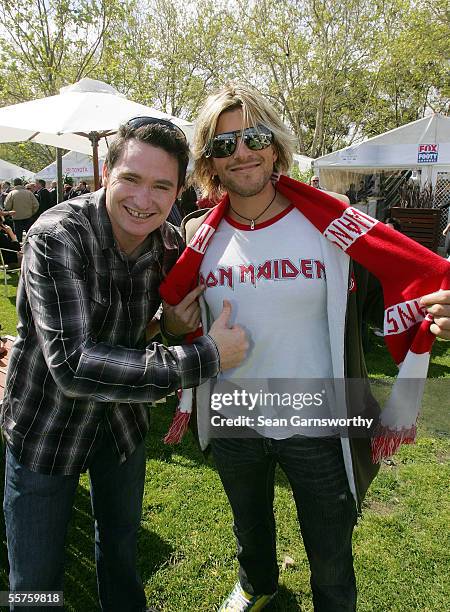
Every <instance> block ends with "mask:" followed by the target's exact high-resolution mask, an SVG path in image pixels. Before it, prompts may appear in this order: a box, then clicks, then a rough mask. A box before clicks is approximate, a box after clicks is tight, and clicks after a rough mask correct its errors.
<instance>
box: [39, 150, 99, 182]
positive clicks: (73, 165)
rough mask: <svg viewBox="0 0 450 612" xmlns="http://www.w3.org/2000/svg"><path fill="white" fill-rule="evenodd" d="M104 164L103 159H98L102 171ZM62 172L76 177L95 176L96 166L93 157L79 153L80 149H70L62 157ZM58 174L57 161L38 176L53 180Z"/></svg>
mask: <svg viewBox="0 0 450 612" xmlns="http://www.w3.org/2000/svg"><path fill="white" fill-rule="evenodd" d="M102 166H103V160H101V159H99V161H98V170H99V172H101V168H102ZM62 173H63V174H64V175H66V174H68V175H69V176H72V177H74V178H75V177H76V178H91V177H93V176H94V166H93V163H92V157H91V156H90V155H86V154H85V153H78V151H69V152H68V153H66V154H65V155H63V157H62ZM56 176H57V169H56V162H53V163H52V164H49V165H48V166H46V167H45V168H43V169H42V170H40V171H39V172H37V173H36V175H35V177H36V178H41V179H45V180H46V181H51V180H53V179H55V178H56Z"/></svg>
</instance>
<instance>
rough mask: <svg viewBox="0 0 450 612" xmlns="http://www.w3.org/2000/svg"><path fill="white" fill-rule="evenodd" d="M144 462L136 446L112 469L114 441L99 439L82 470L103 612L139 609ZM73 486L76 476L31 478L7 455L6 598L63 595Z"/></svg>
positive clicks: (142, 606)
mask: <svg viewBox="0 0 450 612" xmlns="http://www.w3.org/2000/svg"><path fill="white" fill-rule="evenodd" d="M145 455H146V453H145V444H144V442H142V443H141V444H140V445H139V446H138V447H137V448H136V450H135V451H134V453H133V455H132V456H131V457H129V458H128V459H127V461H125V462H124V463H121V464H120V463H119V460H118V456H117V452H115V450H114V441H113V439H112V437H111V435H110V434H108V433H106V432H105V433H104V435H103V437H102V440H101V441H100V442H99V444H98V448H97V450H96V452H95V454H94V456H93V459H92V462H91V465H90V466H89V478H90V486H91V502H92V510H93V515H94V519H95V560H96V565H97V583H98V592H99V599H100V605H101V609H102V610H104V611H107V612H119V611H120V612H128V611H129V612H132V611H133V612H135V611H136V612H137V611H141V610H145V607H146V599H145V594H144V589H143V586H142V582H141V579H140V578H139V576H138V574H137V571H136V547H137V533H138V529H139V525H140V519H141V510H142V496H143V490H144V477H145ZM78 480H79V475H74V476H48V475H46V474H40V473H37V472H33V471H31V470H30V469H28V468H27V467H25V466H23V465H21V464H20V463H19V462H18V461H17V459H16V458H15V457H14V455H13V454H12V452H11V450H10V449H9V448H7V451H6V474H5V497H4V513H5V524H6V535H7V544H8V558H9V564H10V589H11V591H62V590H63V577H64V544H65V538H66V533H67V527H68V523H69V519H70V515H71V512H72V506H73V503H74V497H75V492H76V489H77V485H78ZM10 609H11V610H14V609H15V608H14V607H11V608H10ZM16 609H17V610H19V609H20V611H23V610H28V609H29V608H28V607H26V608H23V607H20V608H16ZM43 609H45V610H54V609H55V608H52V607H48V608H47V607H45V608H40V610H43ZM31 610H34V608H30V611H31Z"/></svg>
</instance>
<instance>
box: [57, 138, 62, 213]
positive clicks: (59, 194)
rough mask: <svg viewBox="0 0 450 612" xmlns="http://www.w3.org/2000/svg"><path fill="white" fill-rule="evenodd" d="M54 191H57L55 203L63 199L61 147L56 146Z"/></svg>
mask: <svg viewBox="0 0 450 612" xmlns="http://www.w3.org/2000/svg"><path fill="white" fill-rule="evenodd" d="M56 181H57V183H56V189H57V191H56V193H57V197H58V199H57V203H58V204H59V203H60V202H62V201H63V197H64V196H63V175H62V149H59V148H58V147H56Z"/></svg>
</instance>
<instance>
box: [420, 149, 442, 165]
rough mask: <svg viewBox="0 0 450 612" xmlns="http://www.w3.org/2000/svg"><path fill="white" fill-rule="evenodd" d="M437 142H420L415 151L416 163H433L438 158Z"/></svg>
mask: <svg viewBox="0 0 450 612" xmlns="http://www.w3.org/2000/svg"><path fill="white" fill-rule="evenodd" d="M438 152H439V145H438V144H420V145H419V150H418V152H417V163H418V164H435V163H436V162H437V160H438Z"/></svg>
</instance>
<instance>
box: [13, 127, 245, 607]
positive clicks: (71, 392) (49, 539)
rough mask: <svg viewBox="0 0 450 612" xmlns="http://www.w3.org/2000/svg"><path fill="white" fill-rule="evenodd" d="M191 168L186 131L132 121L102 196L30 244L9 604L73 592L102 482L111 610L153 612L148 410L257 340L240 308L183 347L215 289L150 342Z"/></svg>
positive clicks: (115, 146)
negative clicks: (27, 595) (86, 494)
mask: <svg viewBox="0 0 450 612" xmlns="http://www.w3.org/2000/svg"><path fill="white" fill-rule="evenodd" d="M187 164H188V144H187V141H186V138H185V136H184V134H183V132H182V131H181V130H180V129H179V128H177V127H176V126H175V125H173V124H172V123H170V122H168V121H164V120H160V119H154V118H150V117H137V118H135V119H132V120H130V121H128V123H126V124H125V125H123V126H121V128H120V129H119V132H118V135H117V138H116V139H115V141H114V142H113V143H112V145H111V146H110V149H109V151H108V155H107V158H106V160H105V164H104V166H103V185H104V188H102V189H100V190H99V191H96V192H94V193H92V194H85V195H83V196H80V197H78V198H75V199H71V200H70V201H68V202H65V203H63V204H60V205H57V206H55V207H53V208H51V209H50V210H49V211H47V212H45V213H44V214H43V215H42V216H41V217H40V218H39V220H38V221H37V222H36V223H35V224H34V226H33V227H32V228H31V230H30V231H29V233H28V234H27V238H26V241H25V243H24V247H23V250H24V259H23V270H22V275H21V281H20V285H19V289H18V296H17V309H18V313H19V326H18V336H17V339H16V342H15V344H14V346H13V348H12V350H11V357H10V368H9V371H8V376H7V382H6V390H5V396H4V401H3V406H2V412H1V424H2V430H3V434H4V437H5V440H6V443H7V451H6V486H5V498H4V513H5V520H6V531H7V540H8V556H9V564H10V590H11V591H26V592H33V591H48V592H55V591H61V590H62V588H63V574H64V560H63V557H64V541H65V535H66V531H67V525H68V522H69V518H70V514H71V510H72V506H73V501H74V496H75V492H76V488H77V485H78V480H79V475H80V473H81V472H84V471H86V470H88V471H89V478H90V487H91V501H92V509H93V515H94V519H95V557H96V565H97V582H98V592H99V599H100V605H101V608H102V610H104V611H107V612H127V611H129V612H131V611H133V612H136V611H141V610H142V611H143V610H146V598H145V594H144V589H143V585H142V582H141V580H140V578H139V576H138V574H137V572H136V538H137V532H138V528H139V523H140V516H141V505H142V495H143V488H144V476H145V459H146V449H145V436H146V434H147V431H148V428H149V414H148V407H149V404H151V403H153V402H155V401H156V400H158V399H160V398H163V397H165V396H166V395H167V394H169V393H171V392H173V391H175V390H176V389H179V388H189V387H192V386H195V385H198V384H200V383H201V382H203V381H205V380H206V379H207V378H209V377H212V376H215V375H216V374H217V373H218V371H219V367H220V368H221V369H222V370H225V369H227V368H230V367H234V366H236V365H237V364H238V363H240V361H241V360H242V359H243V357H244V355H245V352H246V349H247V341H246V338H245V334H244V332H243V330H242V329H240V328H238V327H237V326H236V327H234V328H229V326H228V325H227V319H228V317H229V314H230V308H229V307H227V308H225V309H224V313H223V315H222V316H221V317H219V319H220V320H219V321H217V322H216V323H215V325H214V326H213V327H212V328H211V331H210V334H209V335H208V336H204V337H202V338H199V339H197V340H196V341H195V342H194V343H193V344H190V345H184V346H181V345H180V344H179V343H178V342H177V340H179V337H180V336H183V335H184V334H186V333H187V332H189V331H192V330H195V329H196V328H197V326H198V321H199V307H198V303H197V298H198V296H199V294H200V293H201V290H202V289H201V288H195V289H194V290H193V291H192V292H190V293H189V295H187V296H186V299H185V300H183V301H182V303H181V304H179V305H178V306H177V307H176V308H169V307H167V308H166V309H165V311H164V314H163V318H162V321H161V330H162V332H163V334H164V335H165V336H166V338H167V339H168V340H169V341H170V342H171V343H172V344H173V346H171V347H167V346H163V345H161V344H157V343H149V341H148V340H147V339H146V327H147V325H148V324H149V322H150V321H152V319H153V317H154V316H155V313H156V312H157V311H158V309H159V306H160V303H161V300H160V297H159V285H160V283H161V280H162V279H163V278H164V277H165V275H166V274H167V272H168V271H169V270H170V268H171V267H172V266H173V264H174V262H175V261H176V259H177V257H178V256H179V254H180V253H181V251H182V250H183V246H184V245H183V243H182V240H181V238H180V236H179V234H178V232H177V231H176V230H175V228H174V227H173V226H171V225H169V224H167V223H166V222H165V220H166V217H167V215H168V214H169V211H170V210H171V207H172V204H173V202H174V201H175V199H176V197H177V194H178V193H179V191H180V189H181V187H182V185H183V183H184V180H185V174H186V167H187ZM153 327H154V326H153ZM43 607H44V609H47V608H46V607H45V606H43ZM12 609H14V608H12ZM21 609H23V608H22V607H21ZM51 609H53V608H51ZM152 609H153V608H152Z"/></svg>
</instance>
